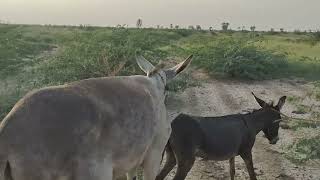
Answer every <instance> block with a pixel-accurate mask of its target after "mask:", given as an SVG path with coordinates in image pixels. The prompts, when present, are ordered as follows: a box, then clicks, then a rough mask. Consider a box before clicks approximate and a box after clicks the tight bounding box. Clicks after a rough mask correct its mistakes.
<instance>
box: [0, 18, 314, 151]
mask: <svg viewBox="0 0 320 180" xmlns="http://www.w3.org/2000/svg"><path fill="white" fill-rule="evenodd" d="M136 54H142V55H144V56H145V57H146V58H147V59H149V60H151V61H152V62H153V63H155V64H156V63H158V62H159V61H160V60H162V61H164V62H168V63H173V61H180V60H181V59H183V58H185V57H186V56H188V55H189V54H194V60H193V62H192V66H193V68H201V69H203V70H204V71H205V72H207V73H208V74H209V75H210V76H212V77H215V78H233V79H241V80H263V79H277V78H303V79H304V80H305V81H309V82H318V81H319V80H320V42H319V37H318V36H317V35H316V34H312V33H299V34H296V33H273V34H270V33H268V32H218V31H217V32H209V31H195V30H183V29H180V30H169V29H123V28H102V27H69V26H27V25H4V24H0V119H2V118H3V117H4V116H5V115H6V114H7V113H8V112H9V110H10V109H11V108H12V106H13V105H14V104H15V103H16V102H17V100H18V99H19V98H21V97H22V96H23V95H24V94H25V93H26V92H28V91H30V90H32V89H36V88H40V87H44V86H49V85H58V84H64V83H66V82H70V81H75V80H79V79H85V78H90V77H101V76H113V75H131V74H141V73H142V72H141V71H140V70H139V68H138V66H137V65H136V62H135V55H136ZM192 84H193V85H194V84H199V82H193V81H192V80H190V77H188V76H187V75H183V76H181V78H180V79H178V80H177V81H176V82H175V84H173V85H169V88H170V89H171V90H172V91H179V90H180V89H183V88H186V87H187V86H188V85H192ZM315 84H317V86H315V87H316V88H318V89H315V90H314V93H315V96H314V97H316V98H317V99H318V98H319V97H320V86H319V85H318V84H319V83H315ZM294 100H295V99H294V97H292V98H291V101H294ZM308 142H309V141H308ZM308 142H307V141H306V142H304V141H303V142H302V141H301V145H304V144H306V143H308ZM315 143H318V141H315ZM309 144H310V143H309ZM298 145H299V144H298ZM316 152H318V151H316ZM318 153H319V152H318ZM317 157H318V155H317Z"/></svg>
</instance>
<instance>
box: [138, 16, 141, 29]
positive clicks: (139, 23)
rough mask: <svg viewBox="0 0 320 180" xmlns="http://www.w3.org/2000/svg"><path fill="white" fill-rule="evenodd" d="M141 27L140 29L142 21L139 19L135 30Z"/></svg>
mask: <svg viewBox="0 0 320 180" xmlns="http://www.w3.org/2000/svg"><path fill="white" fill-rule="evenodd" d="M141 27H142V19H141V18H139V19H138V20H137V28H141Z"/></svg>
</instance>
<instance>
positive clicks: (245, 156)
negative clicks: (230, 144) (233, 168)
mask: <svg viewBox="0 0 320 180" xmlns="http://www.w3.org/2000/svg"><path fill="white" fill-rule="evenodd" d="M240 156H241V158H242V159H243V160H244V163H245V164H246V167H247V170H248V172H249V176H250V180H257V177H256V173H255V172H254V168H253V161H252V153H251V151H250V152H244V153H241V154H240Z"/></svg>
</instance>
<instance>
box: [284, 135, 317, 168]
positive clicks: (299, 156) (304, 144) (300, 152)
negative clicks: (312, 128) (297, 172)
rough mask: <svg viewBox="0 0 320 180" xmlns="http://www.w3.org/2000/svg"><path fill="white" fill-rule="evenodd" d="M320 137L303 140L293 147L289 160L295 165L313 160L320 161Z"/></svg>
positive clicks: (290, 150) (288, 155) (288, 156)
mask: <svg viewBox="0 0 320 180" xmlns="http://www.w3.org/2000/svg"><path fill="white" fill-rule="evenodd" d="M319 147H320V136H315V137H312V138H308V139H301V140H299V141H298V142H296V143H294V144H293V145H291V146H290V147H289V148H288V149H289V153H287V158H289V159H290V160H292V161H293V162H295V163H303V162H306V161H308V160H311V159H320V148H319Z"/></svg>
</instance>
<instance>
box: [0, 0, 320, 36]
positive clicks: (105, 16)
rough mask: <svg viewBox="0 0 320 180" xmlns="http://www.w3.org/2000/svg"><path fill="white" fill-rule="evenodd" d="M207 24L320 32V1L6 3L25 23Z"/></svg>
mask: <svg viewBox="0 0 320 180" xmlns="http://www.w3.org/2000/svg"><path fill="white" fill-rule="evenodd" d="M138 18H142V20H143V25H144V26H145V27H146V26H147V27H148V26H156V25H158V24H159V25H163V26H169V25H170V24H171V23H172V24H174V25H175V24H179V25H180V26H188V25H197V24H199V25H201V26H202V27H210V26H213V27H214V28H215V29H220V26H221V25H220V24H221V23H222V22H223V21H226V22H230V24H231V27H232V28H233V29H236V28H237V27H239V26H243V25H244V26H246V27H249V26H251V25H255V26H256V27H257V29H260V30H261V29H270V28H271V27H273V28H282V27H283V28H285V29H287V30H288V29H290V30H293V29H301V30H305V29H320V0H0V19H1V20H7V21H10V22H12V23H23V24H67V25H71V24H72V25H79V24H91V25H99V26H100V25H101V26H115V25H117V24H129V26H135V23H136V20H137V19H138Z"/></svg>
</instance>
